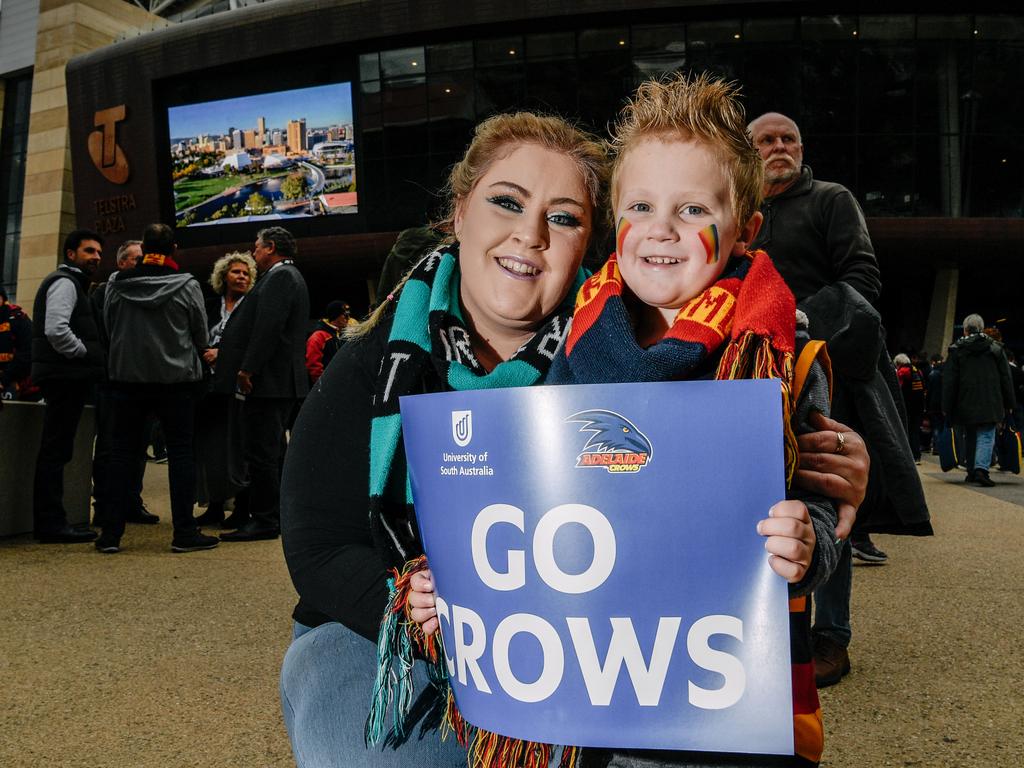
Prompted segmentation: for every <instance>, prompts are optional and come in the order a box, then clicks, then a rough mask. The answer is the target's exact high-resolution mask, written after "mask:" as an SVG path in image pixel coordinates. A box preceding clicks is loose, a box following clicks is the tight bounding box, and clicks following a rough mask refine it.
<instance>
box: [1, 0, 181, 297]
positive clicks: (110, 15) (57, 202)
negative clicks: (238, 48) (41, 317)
mask: <svg viewBox="0 0 1024 768" xmlns="http://www.w3.org/2000/svg"><path fill="white" fill-rule="evenodd" d="M167 23H168V22H165V21H164V20H163V19H160V18H159V17H157V16H153V15H152V14H150V13H147V12H146V11H143V10H142V9H141V8H138V7H136V6H134V5H131V4H130V3H125V2H123V0H73V1H72V0H40V3H39V26H38V29H37V32H36V58H35V69H34V71H33V74H32V106H31V109H30V111H29V127H28V152H27V155H26V158H25V193H24V200H23V203H22V212H21V247H20V257H19V261H18V299H19V303H20V304H21V305H22V306H25V307H29V308H30V307H31V306H32V301H33V299H34V297H35V294H36V290H37V289H38V288H39V283H40V282H41V281H42V279H43V278H44V277H45V276H46V275H47V274H48V273H49V272H51V271H52V270H53V269H54V268H55V267H56V266H57V264H59V263H60V261H61V259H62V258H63V254H62V253H61V252H60V247H61V244H62V243H63V241H64V238H65V237H66V236H67V234H68V233H69V232H70V231H71V230H72V229H75V226H76V222H75V202H74V196H73V192H72V189H73V188H72V182H71V147H70V145H69V140H68V99H67V88H66V86H65V82H64V67H65V65H66V64H67V62H68V60H69V59H71V58H72V57H73V56H77V55H79V54H82V53H87V52H88V51H92V50H95V49H96V48H101V47H103V46H106V45H109V44H110V43H112V42H114V40H116V39H117V38H118V37H119V36H121V35H125V34H130V33H132V32H134V31H135V30H138V29H153V28H154V26H165V25H166V24H167Z"/></svg>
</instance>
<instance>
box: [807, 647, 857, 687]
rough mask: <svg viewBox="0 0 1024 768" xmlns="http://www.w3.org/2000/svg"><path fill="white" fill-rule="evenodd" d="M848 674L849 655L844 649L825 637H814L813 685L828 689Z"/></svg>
mask: <svg viewBox="0 0 1024 768" xmlns="http://www.w3.org/2000/svg"><path fill="white" fill-rule="evenodd" d="M849 673H850V655H849V654H848V653H847V652H846V648H845V647H844V646H842V645H840V644H839V643H837V642H836V641H835V640H832V639H831V638H828V637H826V636H825V635H815V636H814V683H815V685H817V686H818V687H819V688H828V687H829V686H830V685H835V684H836V683H838V682H839V681H840V680H842V679H843V676H844V675H848V674H849Z"/></svg>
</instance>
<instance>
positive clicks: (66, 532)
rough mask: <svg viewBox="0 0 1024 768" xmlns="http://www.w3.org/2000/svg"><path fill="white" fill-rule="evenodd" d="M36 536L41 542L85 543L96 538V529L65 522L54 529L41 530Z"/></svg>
mask: <svg viewBox="0 0 1024 768" xmlns="http://www.w3.org/2000/svg"><path fill="white" fill-rule="evenodd" d="M35 537H36V541H38V542H40V543H41V544H85V543H86V542H88V541H93V540H95V538H96V531H91V530H89V529H88V528H75V527H74V526H71V525H67V524H65V525H63V526H62V527H60V528H57V529H56V530H54V531H39V532H38V533H36V534H35Z"/></svg>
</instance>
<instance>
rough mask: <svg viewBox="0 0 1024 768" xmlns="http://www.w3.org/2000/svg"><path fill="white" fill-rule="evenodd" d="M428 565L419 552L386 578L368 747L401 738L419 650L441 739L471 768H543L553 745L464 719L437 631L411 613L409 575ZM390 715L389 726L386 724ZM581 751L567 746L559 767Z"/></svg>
mask: <svg viewBox="0 0 1024 768" xmlns="http://www.w3.org/2000/svg"><path fill="white" fill-rule="evenodd" d="M426 568H427V558H426V557H425V556H424V555H421V556H420V557H417V558H416V559H415V560H410V561H409V562H407V563H406V564H405V566H404V567H403V568H402V571H401V572H399V571H398V570H397V569H393V570H392V571H391V574H392V578H390V579H389V580H388V588H389V591H390V597H389V599H388V604H387V608H386V609H385V611H384V619H383V621H382V622H381V629H380V635H379V637H378V641H377V680H376V683H375V684H374V692H373V702H372V705H371V708H370V714H369V716H368V717H367V719H366V728H365V731H364V737H365V741H366V743H367V745H370V744H378V743H380V742H381V740H383V739H384V738H385V737H387V736H388V735H393V736H395V737H396V738H402V737H404V736H405V719H406V717H407V716H408V714H409V710H410V709H411V708H412V702H413V697H414V694H415V690H414V685H413V679H412V671H413V666H414V665H415V663H416V659H415V653H416V652H417V651H418V652H419V653H420V655H422V656H423V657H424V658H425V659H426V661H427V674H428V677H429V678H430V681H431V683H432V684H433V685H434V687H435V688H437V690H438V694H439V695H440V696H441V697H443V698H444V701H445V709H444V716H443V718H442V721H441V729H440V730H441V738H442V739H447V738H448V737H449V736H450V735H454V736H455V739H456V741H458V743H459V744H461V745H462V746H463V747H465V748H466V749H467V750H468V752H469V755H468V758H469V765H470V766H471V768H547V765H548V763H549V762H550V761H551V755H552V752H553V751H554V747H553V746H552V745H551V744H542V743H540V742H535V741H524V740H522V739H514V738H512V737H509V736H502V735H501V734H497V733H492V732H491V731H485V730H483V729H482V728H477V727H475V726H473V725H471V724H470V723H468V722H466V720H465V718H463V716H462V713H461V712H460V711H459V707H458V705H457V704H456V703H455V694H454V692H453V691H452V689H451V685H450V684H449V682H448V676H447V670H446V669H445V668H444V660H443V658H442V654H441V633H440V631H437V632H434V634H432V635H426V634H424V633H423V630H422V629H421V628H420V625H419V624H417V623H416V622H415V621H413V620H412V618H411V617H410V615H409V612H410V610H411V608H410V605H409V594H410V592H411V591H412V577H413V575H414V574H416V573H419V572H420V571H422V570H424V569H426ZM389 719H390V720H391V727H390V728H388V726H387V722H388V720H389ZM579 755H580V750H579V748H578V747H565V748H564V750H563V752H562V759H561V761H560V762H559V768H577V765H578V763H579Z"/></svg>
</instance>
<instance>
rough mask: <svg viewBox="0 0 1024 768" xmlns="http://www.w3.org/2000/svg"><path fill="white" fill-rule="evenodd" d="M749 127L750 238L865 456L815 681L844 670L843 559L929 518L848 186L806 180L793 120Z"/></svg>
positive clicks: (921, 531) (822, 630) (818, 616)
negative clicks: (822, 362) (754, 175)
mask: <svg viewBox="0 0 1024 768" xmlns="http://www.w3.org/2000/svg"><path fill="white" fill-rule="evenodd" d="M748 130H749V131H750V135H751V139H752V140H753V142H754V146H755V147H757V151H758V152H759V153H760V155H761V159H762V160H764V165H765V184H764V190H763V191H764V197H765V199H764V203H763V204H762V206H761V213H762V214H763V215H764V224H763V225H762V226H761V231H760V232H759V233H758V235H757V238H756V239H755V240H754V242H753V243H752V246H751V247H752V248H761V249H764V250H765V251H767V252H768V255H769V256H770V257H771V259H772V263H774V264H775V266H776V268H777V269H778V271H779V273H780V274H781V275H782V277H783V279H785V281H786V284H787V285H788V286H789V288H790V290H791V291H793V294H794V295H795V296H796V300H797V303H798V306H799V308H800V309H801V310H803V311H804V312H805V313H806V314H807V316H808V318H809V320H810V334H811V337H812V338H819V339H825V340H827V341H828V349H829V354H830V355H831V357H832V370H833V373H834V374H835V376H834V381H835V391H834V397H833V401H832V417H833V418H834V419H836V420H838V421H841V422H843V423H844V424H848V425H850V426H851V427H852V428H853V429H855V430H856V431H857V432H859V433H860V434H861V435H862V436H863V437H864V439H865V442H866V443H867V447H868V449H869V452H870V454H871V475H870V478H869V481H868V488H867V496H866V498H865V501H864V503H863V504H861V507H860V509H859V510H858V512H857V522H856V524H855V525H854V528H853V532H852V533H851V534H850V539H849V541H848V542H844V543H843V546H842V547H841V549H840V559H839V563H838V565H837V566H836V569H835V571H834V572H833V573H832V575H831V577H830V578H829V579H828V581H827V582H825V583H824V584H823V585H821V586H820V587H818V589H817V590H815V593H814V603H815V616H814V626H813V634H814V672H815V679H816V681H817V683H818V687H819V688H823V687H825V686H828V685H834V684H836V683H838V682H839V681H840V680H841V679H842V678H843V676H844V675H846V674H848V673H849V671H850V657H849V653H848V651H847V647H848V646H849V645H850V640H851V637H852V629H851V626H850V591H851V588H852V569H851V565H852V558H854V557H855V558H857V559H858V560H862V561H864V562H867V563H873V564H881V563H884V562H885V561H886V560H887V559H888V558H887V556H886V554H885V553H884V552H883V551H882V550H880V549H878V547H876V546H875V545H874V543H873V542H872V541H871V538H870V536H869V535H868V534H869V533H870V532H874V531H879V532H885V533H911V534H913V535H930V534H931V525H930V523H929V515H928V507H927V504H926V503H925V499H924V491H923V489H922V488H921V481H920V478H919V476H918V473H917V470H916V467H915V466H914V459H913V455H912V453H911V450H910V445H909V444H908V443H907V436H906V431H905V426H904V425H905V422H906V415H905V413H904V412H903V411H902V407H903V406H902V402H900V403H897V402H896V399H895V398H894V394H893V393H894V392H895V391H896V382H895V376H894V375H893V368H892V364H891V363H890V362H889V357H888V353H887V352H886V351H885V347H884V343H883V342H884V338H885V333H884V329H883V328H882V324H881V317H880V316H879V315H878V312H877V311H876V310H875V309H874V307H872V306H871V305H872V304H873V303H874V302H875V301H876V300H877V299H878V296H879V294H880V293H881V290H882V281H881V276H880V275H879V271H878V262H877V260H876V259H875V251H874V248H873V247H872V245H871V238H870V236H869V235H868V228H867V223H866V222H865V221H864V214H863V213H862V212H861V210H860V206H859V205H858V204H857V200H856V199H855V198H854V196H853V193H851V192H850V190H848V189H847V188H846V187H844V186H843V185H841V184H833V183H831V182H827V181H816V180H815V179H814V176H813V174H812V173H811V169H810V167H809V166H807V165H804V162H803V159H804V147H803V141H802V139H801V136H800V128H799V127H798V126H797V124H796V123H795V122H794V121H793V120H791V119H790V118H788V117H786V116H785V115H782V114H779V113H778V112H769V113H767V114H764V115H761V116H760V117H758V118H757V119H755V120H754V121H752V122H751V123H750V125H749V126H748ZM890 379H891V381H889V380H890Z"/></svg>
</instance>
